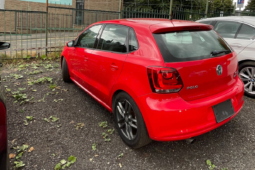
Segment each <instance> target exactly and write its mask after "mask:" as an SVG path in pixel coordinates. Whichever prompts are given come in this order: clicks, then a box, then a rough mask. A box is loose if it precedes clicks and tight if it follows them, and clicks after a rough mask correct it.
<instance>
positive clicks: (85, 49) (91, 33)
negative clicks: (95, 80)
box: [73, 25, 102, 88]
mask: <svg viewBox="0 0 255 170" xmlns="http://www.w3.org/2000/svg"><path fill="white" fill-rule="evenodd" d="M101 27H102V25H94V26H92V27H90V28H88V29H86V30H85V31H84V32H83V33H82V34H81V35H80V36H79V38H78V41H77V43H76V45H75V47H74V48H75V49H74V52H73V57H74V58H75V59H76V61H77V63H78V66H77V67H76V70H75V71H74V74H75V75H76V77H78V78H77V80H76V81H78V83H80V84H81V85H83V86H84V87H85V88H87V84H88V82H89V74H90V70H89V62H88V61H89V60H90V56H91V53H92V51H93V49H94V48H95V40H96V38H97V35H98V33H99V31H100V29H101Z"/></svg>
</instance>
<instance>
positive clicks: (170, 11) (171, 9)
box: [169, 0, 173, 20]
mask: <svg viewBox="0 0 255 170" xmlns="http://www.w3.org/2000/svg"><path fill="white" fill-rule="evenodd" d="M169 19H170V20H172V19H173V0H170V10H169Z"/></svg>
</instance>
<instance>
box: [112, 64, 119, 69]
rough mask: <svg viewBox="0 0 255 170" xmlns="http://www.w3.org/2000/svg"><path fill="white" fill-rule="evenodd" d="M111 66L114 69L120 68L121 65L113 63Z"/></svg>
mask: <svg viewBox="0 0 255 170" xmlns="http://www.w3.org/2000/svg"><path fill="white" fill-rule="evenodd" d="M111 68H112V70H118V69H119V67H118V66H116V65H115V64H111Z"/></svg>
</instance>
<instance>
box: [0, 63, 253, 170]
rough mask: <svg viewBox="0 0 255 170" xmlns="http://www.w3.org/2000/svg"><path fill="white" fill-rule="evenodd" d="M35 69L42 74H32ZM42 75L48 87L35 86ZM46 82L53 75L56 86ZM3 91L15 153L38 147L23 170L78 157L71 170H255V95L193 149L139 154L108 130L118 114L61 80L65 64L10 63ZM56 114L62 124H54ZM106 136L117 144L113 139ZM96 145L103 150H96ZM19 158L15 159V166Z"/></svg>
mask: <svg viewBox="0 0 255 170" xmlns="http://www.w3.org/2000/svg"><path fill="white" fill-rule="evenodd" d="M34 71H39V73H37V74H30V73H31V72H34ZM40 71H42V72H40ZM34 73H35V72H34ZM40 78H45V82H42V81H41V82H39V83H36V80H38V79H40ZM47 78H52V82H50V81H49V80H50V79H47ZM31 82H32V83H31ZM28 84H30V85H28ZM50 84H54V85H55V86H51V87H50ZM1 86H2V87H3V88H6V89H10V90H6V92H5V93H6V101H7V108H8V145H9V153H14V154H17V150H15V149H13V147H17V146H21V145H23V144H27V145H29V148H30V147H33V148H34V150H33V151H32V152H28V151H25V152H24V153H23V156H22V157H21V158H20V160H21V161H23V163H24V164H25V166H24V167H23V168H21V169H27V170H33V169H36V170H37V169H38V170H44V169H45V170H51V169H52V170H53V169H54V167H55V165H56V164H58V163H59V162H60V161H61V160H62V159H65V160H67V159H68V157H69V156H71V155H73V156H75V157H77V161H76V162H75V163H74V164H73V165H71V166H70V167H69V168H66V169H70V170H87V169H88V170H90V169H91V170H92V169H123V170H124V169H125V170H129V169H139V170H142V169H146V170H156V169H160V170H161V169H162V170H169V169H182V170H183V169H185V170H187V169H188V170H189V169H191V170H193V169H194V170H198V169H202V170H205V169H209V167H208V165H207V163H206V161H207V160H210V161H211V162H212V164H214V165H215V166H216V168H215V169H220V170H221V169H223V168H227V169H228V170H232V169H235V170H239V169H240V170H241V169H245V170H252V169H255V163H254V160H255V123H254V122H255V100H254V99H252V98H248V97H244V101H245V102H244V106H243V109H242V110H241V112H240V113H239V114H238V115H237V116H236V117H235V118H234V119H233V120H231V121H230V122H228V123H227V124H225V125H223V126H222V127H220V128H218V129H215V130H213V131H211V132H209V133H206V134H204V135H201V136H198V137H196V141H195V142H194V143H193V144H187V143H186V142H185V141H175V142H156V141H154V142H152V143H151V144H149V145H147V146H145V147H143V148H140V149H136V150H133V149H130V148H128V147H127V146H126V145H125V144H124V143H123V142H122V141H121V139H120V137H119V136H118V134H117V132H116V131H113V133H112V134H110V133H108V129H114V122H113V116H112V114H111V113H109V112H108V111H107V110H106V109H105V108H104V107H103V106H101V105H100V104H99V103H98V102H97V101H95V100H94V99H93V98H92V97H90V96H89V95H88V94H87V93H86V92H84V91H83V90H82V89H80V88H79V87H78V86H76V85H75V84H74V83H64V82H63V81H62V80H61V70H60V68H59V63H58V61H56V62H55V61H33V62H31V61H28V62H27V63H25V62H24V63H19V64H17V65H14V64H11V65H10V64H9V65H5V66H4V68H3V70H2V84H1ZM17 91H19V93H22V94H26V96H27V99H29V101H27V102H24V103H22V104H20V102H21V101H22V100H18V102H16V103H14V102H15V101H16V99H15V98H14V97H13V94H12V93H13V92H17ZM26 116H33V120H32V121H29V120H27V118H26ZM50 116H53V117H55V118H59V119H58V120H56V121H55V122H54V121H52V119H51V118H50ZM45 118H46V119H47V120H49V122H48V121H46V120H45ZM24 120H27V122H28V125H25V124H26V122H25V121H24ZM105 121H107V127H106V128H103V127H100V126H99V123H101V122H105ZM78 123H81V124H78ZM102 133H106V134H107V135H108V138H110V141H108V142H106V141H105V139H104V138H103V136H102ZM93 144H95V145H96V150H93V149H92V145H93ZM29 148H28V149H29ZM14 160H15V159H11V169H14V164H13V162H14Z"/></svg>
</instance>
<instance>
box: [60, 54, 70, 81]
mask: <svg viewBox="0 0 255 170" xmlns="http://www.w3.org/2000/svg"><path fill="white" fill-rule="evenodd" d="M62 78H63V80H64V82H71V79H70V75H69V70H68V66H67V63H66V59H65V57H63V61H62Z"/></svg>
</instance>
